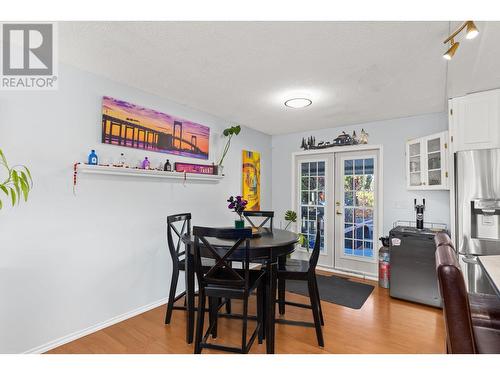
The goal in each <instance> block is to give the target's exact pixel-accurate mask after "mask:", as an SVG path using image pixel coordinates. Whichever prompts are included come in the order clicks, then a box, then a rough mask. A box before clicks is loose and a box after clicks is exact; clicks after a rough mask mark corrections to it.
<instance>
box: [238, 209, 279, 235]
mask: <svg viewBox="0 0 500 375" xmlns="http://www.w3.org/2000/svg"><path fill="white" fill-rule="evenodd" d="M243 217H244V218H245V220H246V221H248V223H249V224H250V225H251V226H252V228H255V229H260V228H265V225H266V224H267V223H269V226H268V228H269V229H271V231H272V230H273V218H274V211H243ZM256 217H259V218H263V220H262V221H261V222H260V223H259V224H255V223H254V221H253V220H252V219H251V218H256ZM254 220H255V219H254Z"/></svg>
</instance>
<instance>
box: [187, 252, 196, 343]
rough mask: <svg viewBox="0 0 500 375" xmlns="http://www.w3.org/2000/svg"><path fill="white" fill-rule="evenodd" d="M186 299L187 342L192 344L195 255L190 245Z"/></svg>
mask: <svg viewBox="0 0 500 375" xmlns="http://www.w3.org/2000/svg"><path fill="white" fill-rule="evenodd" d="M185 262H186V272H185V275H186V299H187V306H186V310H187V321H186V342H187V343H188V344H191V343H192V342H193V335H194V313H195V311H194V310H195V306H194V293H195V290H194V288H195V285H194V257H193V255H192V254H191V251H190V249H189V247H188V246H186V257H185Z"/></svg>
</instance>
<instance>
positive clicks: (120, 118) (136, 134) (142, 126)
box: [102, 96, 210, 159]
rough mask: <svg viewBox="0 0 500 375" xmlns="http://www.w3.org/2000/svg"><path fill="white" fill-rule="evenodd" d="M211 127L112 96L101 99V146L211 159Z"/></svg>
mask: <svg viewBox="0 0 500 375" xmlns="http://www.w3.org/2000/svg"><path fill="white" fill-rule="evenodd" d="M209 139H210V128H209V127H207V126H203V125H200V124H197V123H195V122H192V121H188V120H184V119H181V118H178V117H174V116H171V115H168V114H166V113H162V112H158V111H156V110H154V109H148V108H145V107H142V106H139V105H136V104H131V103H129V102H126V101H124V100H118V99H114V98H111V97H109V96H104V97H103V98H102V143H107V144H111V145H116V146H123V147H132V148H138V149H143V150H148V151H155V152H163V153H168V154H174V155H180V156H188V157H192V158H199V159H208V149H209Z"/></svg>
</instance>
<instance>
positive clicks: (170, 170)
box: [163, 159, 172, 172]
mask: <svg viewBox="0 0 500 375" xmlns="http://www.w3.org/2000/svg"><path fill="white" fill-rule="evenodd" d="M163 170H164V171H165V172H172V164H170V160H168V159H167V162H166V163H165V167H164V168H163Z"/></svg>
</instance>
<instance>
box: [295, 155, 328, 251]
mask: <svg viewBox="0 0 500 375" xmlns="http://www.w3.org/2000/svg"><path fill="white" fill-rule="evenodd" d="M325 166H326V164H325V162H324V161H307V162H301V163H300V180H299V181H300V209H299V212H300V215H301V216H300V232H301V233H302V235H304V238H305V242H304V243H303V244H302V246H303V247H304V248H307V247H308V248H309V249H312V248H314V241H315V240H316V218H317V217H324V215H325V207H324V206H325V205H326V196H325V177H326V176H325ZM320 236H321V237H320V239H321V242H320V249H321V252H324V251H325V246H324V236H325V234H324V228H321V230H320Z"/></svg>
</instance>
